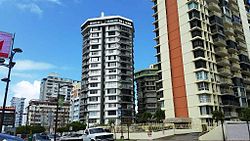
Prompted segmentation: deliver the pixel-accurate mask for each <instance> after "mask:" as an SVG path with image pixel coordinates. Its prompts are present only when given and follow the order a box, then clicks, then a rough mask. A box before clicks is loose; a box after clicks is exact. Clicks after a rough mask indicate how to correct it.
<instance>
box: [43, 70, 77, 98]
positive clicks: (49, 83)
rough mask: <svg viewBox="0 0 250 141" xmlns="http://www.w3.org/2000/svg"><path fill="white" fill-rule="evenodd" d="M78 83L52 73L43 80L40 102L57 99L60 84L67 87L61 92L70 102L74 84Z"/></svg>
mask: <svg viewBox="0 0 250 141" xmlns="http://www.w3.org/2000/svg"><path fill="white" fill-rule="evenodd" d="M77 82H78V81H76V80H72V79H67V78H61V77H59V76H58V75H57V74H54V73H51V74H49V75H48V76H47V77H46V78H43V79H42V81H41V86H40V100H49V99H51V98H52V99H53V98H56V97H57V93H58V84H60V85H67V86H65V87H62V88H61V89H60V91H59V94H60V95H64V96H65V100H66V101H69V100H70V93H71V91H72V87H73V84H74V83H77Z"/></svg>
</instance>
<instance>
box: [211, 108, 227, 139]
mask: <svg viewBox="0 0 250 141" xmlns="http://www.w3.org/2000/svg"><path fill="white" fill-rule="evenodd" d="M212 114H213V119H214V120H215V122H216V123H217V126H218V123H219V121H220V122H221V129H222V137H223V141H225V140H226V139H225V134H224V126H223V124H224V117H225V116H224V114H223V112H221V111H218V110H215V111H213V112H212Z"/></svg>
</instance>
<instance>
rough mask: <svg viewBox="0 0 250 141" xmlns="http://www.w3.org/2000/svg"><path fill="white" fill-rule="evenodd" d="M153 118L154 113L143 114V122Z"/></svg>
mask: <svg viewBox="0 0 250 141" xmlns="http://www.w3.org/2000/svg"><path fill="white" fill-rule="evenodd" d="M151 118H152V114H151V113H148V112H144V113H143V114H142V116H141V119H142V122H143V123H146V122H148V121H149V120H150V119H151Z"/></svg>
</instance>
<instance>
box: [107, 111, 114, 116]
mask: <svg viewBox="0 0 250 141" xmlns="http://www.w3.org/2000/svg"><path fill="white" fill-rule="evenodd" d="M108 115H109V116H112V115H116V111H115V110H112V111H108Z"/></svg>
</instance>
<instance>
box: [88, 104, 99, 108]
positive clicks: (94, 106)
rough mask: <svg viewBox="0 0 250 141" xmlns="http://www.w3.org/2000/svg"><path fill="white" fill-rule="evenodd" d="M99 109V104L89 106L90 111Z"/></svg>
mask: <svg viewBox="0 0 250 141" xmlns="http://www.w3.org/2000/svg"><path fill="white" fill-rule="evenodd" d="M97 107H98V104H90V105H88V108H89V109H97Z"/></svg>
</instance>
